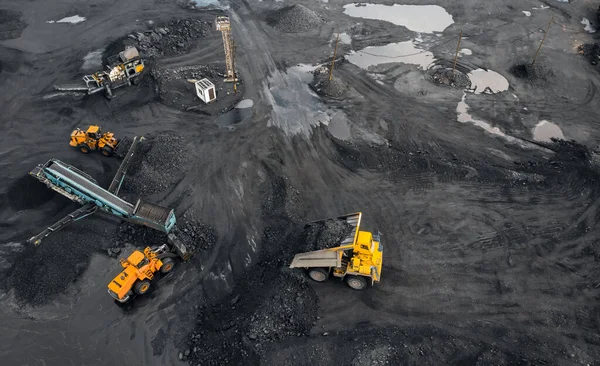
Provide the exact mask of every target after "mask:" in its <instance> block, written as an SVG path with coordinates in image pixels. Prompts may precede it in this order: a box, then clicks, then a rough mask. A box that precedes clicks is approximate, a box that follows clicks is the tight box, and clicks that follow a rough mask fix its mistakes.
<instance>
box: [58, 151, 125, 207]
mask: <svg viewBox="0 0 600 366" xmlns="http://www.w3.org/2000/svg"><path fill="white" fill-rule="evenodd" d="M46 169H48V170H50V171H53V172H56V173H58V174H60V175H62V176H64V177H66V178H67V179H69V180H71V181H72V182H74V183H75V184H77V185H78V186H80V187H81V188H83V190H85V191H87V193H90V195H91V196H93V197H95V198H98V199H99V200H100V201H104V202H107V203H110V204H111V205H113V206H114V207H117V208H119V209H121V210H123V211H125V212H127V214H129V215H131V214H132V213H133V205H132V204H130V203H129V202H127V201H124V200H122V199H120V198H119V197H117V196H115V195H114V194H112V193H110V192H108V191H107V190H105V189H103V188H102V187H100V186H98V185H96V184H94V183H92V182H90V181H89V180H87V179H85V178H83V177H82V176H80V175H78V174H75V173H74V172H72V171H71V170H69V169H67V168H66V167H64V166H62V165H60V164H56V163H54V162H53V163H52V164H50V165H48V166H47V167H46Z"/></svg>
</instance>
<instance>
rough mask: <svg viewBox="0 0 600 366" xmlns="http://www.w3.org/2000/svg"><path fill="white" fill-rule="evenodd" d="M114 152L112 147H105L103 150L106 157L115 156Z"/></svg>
mask: <svg viewBox="0 0 600 366" xmlns="http://www.w3.org/2000/svg"><path fill="white" fill-rule="evenodd" d="M113 153H114V150H113V148H112V147H110V146H104V147H103V148H102V155H104V156H113Z"/></svg>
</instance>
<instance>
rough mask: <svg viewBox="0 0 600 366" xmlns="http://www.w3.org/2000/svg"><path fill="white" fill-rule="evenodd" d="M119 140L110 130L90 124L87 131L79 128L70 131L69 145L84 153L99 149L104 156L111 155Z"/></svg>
mask: <svg viewBox="0 0 600 366" xmlns="http://www.w3.org/2000/svg"><path fill="white" fill-rule="evenodd" d="M119 142H120V141H119V140H118V139H117V138H116V137H115V135H114V133H112V132H104V133H103V132H102V129H101V128H100V126H96V125H92V126H90V127H88V129H87V131H83V130H81V129H79V128H77V129H75V130H74V131H73V132H71V142H70V143H69V145H71V146H73V147H76V148H78V149H79V151H81V152H82V153H84V154H88V153H89V152H90V151H92V150H99V151H100V152H101V153H102V155H104V156H113V155H114V153H115V151H116V150H117V146H118V145H119Z"/></svg>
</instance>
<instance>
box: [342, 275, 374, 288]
mask: <svg viewBox="0 0 600 366" xmlns="http://www.w3.org/2000/svg"><path fill="white" fill-rule="evenodd" d="M346 284H347V285H348V286H349V287H350V288H352V289H354V290H359V291H360V290H364V289H366V288H367V286H368V285H369V284H368V282H367V279H366V278H365V277H363V276H347V277H346Z"/></svg>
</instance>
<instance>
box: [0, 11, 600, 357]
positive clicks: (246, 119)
mask: <svg viewBox="0 0 600 366" xmlns="http://www.w3.org/2000/svg"><path fill="white" fill-rule="evenodd" d="M196 3H197V6H194V7H193V8H192V7H190V4H191V3H187V2H184V1H175V0H173V1H169V0H157V1H153V2H148V1H137V0H134V1H128V2H125V3H122V2H119V3H117V2H114V1H110V0H108V1H98V0H95V1H90V2H86V3H85V4H80V3H75V2H68V1H49V0H43V1H42V0H39V1H36V2H33V3H27V4H26V5H25V4H22V2H19V1H12V0H8V1H5V2H4V3H3V4H2V5H0V8H1V9H0V90H1V93H0V110H2V113H1V115H0V125H1V127H2V131H3V133H2V134H0V146H2V148H1V149H0V167H1V168H2V172H3V173H2V177H3V180H2V183H0V203H1V205H0V227H1V228H2V230H0V268H1V269H2V271H3V281H2V283H1V285H2V286H0V289H1V292H0V302H1V303H2V306H1V307H0V309H1V310H0V319H1V321H2V324H3V331H2V333H1V335H0V344H2V346H0V353H2V354H3V356H4V359H5V360H6V361H5V362H7V363H8V364H29V365H34V364H48V365H53V364H91V365H96V364H108V363H115V364H121V363H124V362H126V363H127V364H131V365H153V364H156V365H164V364H184V363H189V364H193V365H197V364H202V365H217V364H277V365H280V364H282V365H304V364H317V365H321V364H322V365H326V364H327V365H329V364H331V363H334V362H335V363H338V364H350V365H378V364H382V365H383V364H390V365H396V364H431V365H439V364H481V365H484V364H561V365H572V364H573V365H574V364H583V365H586V364H589V365H594V364H596V363H597V362H598V361H597V360H598V359H600V357H599V356H600V339H599V338H598V329H599V327H600V312H599V307H598V299H599V296H600V293H599V291H600V290H599V289H598V287H599V286H598V283H599V280H598V278H599V277H598V274H599V272H600V270H599V269H598V268H599V267H598V260H600V249H599V248H598V239H599V237H598V228H596V224H597V222H598V218H597V217H598V203H597V201H598V197H599V196H600V191H599V190H598V182H599V175H598V172H599V166H598V165H597V163H596V162H597V161H598V160H597V155H596V154H595V153H593V151H592V150H591V149H593V148H595V147H596V145H597V141H598V138H599V137H600V132H598V130H597V129H596V128H595V126H596V122H595V121H596V120H597V118H598V114H597V112H596V110H597V107H598V97H597V95H596V91H597V86H596V85H597V84H598V82H600V78H599V75H600V74H598V70H597V69H596V67H595V66H593V65H590V63H589V61H588V60H587V59H586V58H584V57H583V56H581V55H579V54H577V50H576V47H577V45H579V44H581V43H588V42H593V41H594V37H596V33H588V31H586V30H585V29H584V25H583V24H581V23H580V21H581V18H586V19H588V20H591V21H592V23H596V22H597V21H596V18H595V15H594V9H591V8H588V7H591V5H589V4H587V3H579V2H573V3H570V4H569V3H561V2H558V1H544V2H543V4H544V5H540V4H539V3H538V2H532V1H525V2H517V1H505V2H502V3H498V4H496V3H489V4H487V3H482V2H478V1H467V2H464V1H463V2H458V1H453V2H449V3H448V2H444V1H432V2H431V3H432V4H438V5H439V6H441V7H443V9H441V10H440V9H439V8H435V9H432V8H429V9H428V10H427V11H424V12H422V13H418V14H417V15H414V17H418V16H422V17H425V18H423V19H428V20H429V21H430V22H433V23H435V24H433V23H431V24H430V23H428V24H429V25H431V27H439V26H440V24H442V23H443V22H448V25H447V26H445V28H443V27H442V29H441V30H439V31H434V32H432V31H430V30H428V29H420V28H419V26H420V24H419V22H417V23H414V22H409V21H408V20H406V19H405V20H402V16H399V15H398V16H396V18H394V17H393V16H392V15H393V14H395V13H394V12H395V9H394V8H393V7H392V6H391V5H393V4H394V2H392V1H382V2H380V3H379V5H387V6H389V7H388V8H382V9H383V13H385V14H392V15H389V16H388V15H386V16H388V17H391V18H388V19H387V20H381V19H372V18H373V16H372V15H368V13H366V11H367V10H365V9H363V10H361V9H360V7H359V8H357V9H358V10H357V11H362V12H363V13H361V14H362V17H357V16H351V15H349V14H354V13H350V12H349V9H350V8H349V7H352V6H353V4H352V3H351V2H349V1H338V0H329V1H301V2H295V3H294V4H301V5H302V7H300V6H293V7H291V8H285V7H286V6H288V5H292V4H291V3H289V4H288V3H287V2H278V1H274V2H273V1H241V2H231V3H221V4H220V3H216V2H209V1H198V2H196ZM403 4H404V5H411V4H413V5H420V4H418V2H416V1H406V2H404V3H403ZM117 5H118V6H117ZM204 5H208V6H209V7H208V8H202V7H201V6H204ZM366 8H369V7H366ZM415 9H417V8H415ZM369 11H370V10H369ZM410 11H413V10H412V9H408V8H402V12H403V13H401V14H407V13H408V12H410ZM442 11H445V12H447V13H448V14H449V16H450V15H451V22H450V21H449V20H448V17H441V18H439V19H434V17H433V14H442V15H443V13H442ZM221 14H227V15H229V16H230V17H231V19H232V23H233V37H234V40H235V43H236V47H237V48H236V52H237V53H236V56H237V58H236V60H237V68H238V71H239V73H240V76H241V79H242V84H240V88H241V91H242V92H241V93H239V94H233V90H232V87H231V85H230V84H229V85H227V84H223V83H220V81H219V82H217V78H218V77H215V76H214V75H218V74H219V73H221V74H222V73H223V72H224V55H223V50H222V45H221V35H220V34H219V32H217V31H216V30H214V29H211V30H209V31H205V32H203V31H202V29H203V27H204V25H207V24H208V23H207V22H212V21H213V20H214V18H215V16H216V15H221ZM369 14H371V13H369ZM379 14H381V12H380V13H379ZM419 14H420V15H419ZM76 15H77V16H78V18H71V17H74V16H76ZM378 16H379V17H381V15H378ZM551 16H554V20H555V23H554V24H553V25H552V27H551V30H550V32H549V34H548V37H547V39H546V41H545V42H546V43H545V46H544V48H543V49H542V52H541V54H540V56H539V58H538V60H537V61H536V63H538V64H539V65H542V66H540V68H538V69H536V70H538V72H539V73H540V74H538V75H536V77H535V78H531V79H526V78H523V75H522V74H518V75H515V74H514V73H511V70H514V67H515V65H517V64H523V63H529V62H530V60H531V57H532V55H533V53H534V52H535V50H536V49H537V46H538V45H539V42H540V41H541V39H542V37H543V31H544V29H545V26H546V25H547V24H548V21H549V20H550V17H551ZM277 17H281V18H282V19H290V18H288V17H292V19H298V23H297V24H296V23H294V22H292V23H289V24H285V25H282V24H279V23H278V19H279V18H277ZM369 17H371V18H369ZM65 18H66V19H67V20H65ZM81 18H84V19H83V20H81ZM409 20H410V19H409ZM302 22H305V23H302ZM402 22H404V23H402ZM421 23H423V24H425V23H427V22H426V21H425V20H423V21H422V22H421ZM306 24H310V25H311V27H310V28H308V27H306V26H305V25H306ZM432 24H433V25H432ZM193 27H196V28H197V29H199V30H194V29H196V28H193ZM160 29H163V30H164V32H161V31H160ZM167 29H168V30H167ZM298 29H299V30H302V31H301V32H296V33H295V30H298ZM306 29H309V30H308V31H306ZM461 29H462V30H463V34H464V36H465V37H464V39H463V40H462V43H461V45H462V46H461V53H460V57H459V59H458V70H460V71H461V72H462V73H464V74H465V75H471V76H470V78H471V82H472V85H471V86H472V87H473V88H472V89H471V90H463V89H462V88H456V87H450V86H446V85H437V84H435V83H433V82H432V81H431V80H430V78H429V76H428V75H429V74H428V72H427V71H426V69H428V68H429V69H431V67H432V65H441V66H440V67H446V66H447V65H450V66H451V65H452V58H453V56H454V51H455V50H456V42H457V41H458V38H457V37H458V33H459V32H460V30H461ZM138 32H139V34H138ZM334 32H336V33H337V32H339V33H342V34H343V37H340V38H341V39H342V42H341V44H340V45H339V46H340V48H339V52H340V54H341V55H342V56H344V57H343V58H342V59H340V61H339V62H337V63H336V69H335V72H334V77H335V78H336V79H337V80H339V85H342V86H344V87H347V90H345V91H344V92H343V93H342V94H341V95H336V96H335V97H331V98H330V97H328V96H326V95H320V94H318V92H319V91H314V90H311V89H310V88H309V83H310V82H311V81H312V77H313V75H312V73H311V72H312V71H313V70H315V69H317V67H318V65H322V64H323V65H329V62H330V61H331V59H330V57H331V54H332V52H333V45H334V38H335V33H334ZM140 34H141V35H142V36H140ZM125 43H131V44H135V45H137V46H140V45H148V44H149V45H150V46H149V47H150V48H147V49H146V52H150V51H152V52H153V53H154V56H152V57H148V62H147V66H148V67H147V70H146V72H145V74H144V77H143V79H142V83H141V84H140V85H138V86H134V87H131V88H124V89H120V90H119V92H118V97H117V98H115V99H113V100H112V101H107V100H105V99H104V98H103V97H102V96H101V95H94V96H89V97H88V96H86V97H81V96H77V95H72V94H68V93H66V94H64V93H56V92H55V91H54V90H53V85H55V84H60V83H73V82H77V81H78V80H79V78H80V77H81V76H83V75H84V74H85V73H89V72H90V70H91V69H89V68H90V67H91V66H90V65H96V64H101V57H99V56H100V55H103V56H106V55H107V52H109V51H112V50H113V49H115V48H118V47H121V46H122V45H123V44H125ZM180 43H181V45H180ZM109 46H110V47H109ZM140 47H141V46H140ZM142 55H144V53H143V52H142ZM424 64H425V66H423V65H424ZM365 65H367V66H365ZM92 69H93V67H92ZM480 69H486V70H487V69H489V70H490V71H491V72H487V71H486V70H480ZM193 73H196V74H197V75H202V76H207V75H208V76H210V77H211V78H213V79H215V82H216V83H217V84H218V88H220V89H219V90H218V97H219V104H215V105H213V106H208V107H205V106H203V105H202V104H201V103H200V102H199V101H194V99H193V98H190V97H189V95H188V94H186V93H189V94H190V95H193V94H192V93H193V89H192V87H193V86H192V85H191V84H189V83H187V82H186V81H185V78H187V76H186V75H191V74H193ZM496 73H497V74H499V76H498V75H496ZM477 75H483V76H481V77H480V79H477V77H476V76H477ZM475 86H477V88H475ZM171 88H172V89H171ZM486 88H488V89H486ZM484 90H485V91H486V92H482V91H484ZM489 90H491V91H492V92H491V93H489V92H488V91H489ZM241 100H244V103H242V104H240V105H239V107H242V106H245V108H233V107H234V106H235V105H237V103H239V102H240V101H241ZM192 104H193V105H192ZM190 107H191V108H190ZM232 108H233V109H232ZM542 121H546V123H545V124H544V123H541V122H542ZM90 123H99V124H101V125H102V126H104V127H105V129H108V130H111V131H114V132H115V133H116V134H117V135H118V136H134V135H146V136H147V137H148V139H149V141H150V142H151V144H150V145H149V150H148V151H146V153H145V155H144V157H143V160H142V161H141V162H140V164H139V166H138V167H137V169H135V171H134V172H133V173H132V175H131V176H130V177H128V178H127V179H128V180H127V182H126V184H125V186H124V191H123V194H124V196H125V197H127V199H132V200H133V199H135V198H136V197H137V196H140V195H141V196H142V198H144V199H147V200H150V201H152V202H157V203H161V204H164V205H166V206H169V207H173V208H175V210H176V213H177V216H178V221H179V222H180V223H182V224H181V225H184V224H183V223H185V225H187V226H186V227H189V228H190V230H191V231H193V232H194V235H197V236H198V238H197V239H196V240H197V241H198V243H199V245H198V248H199V250H198V253H197V254H196V255H195V257H194V258H193V259H192V260H191V261H190V262H189V263H185V264H181V265H180V266H178V267H177V269H176V270H175V272H174V273H173V274H171V275H169V276H167V277H165V278H163V279H161V280H160V281H159V282H158V283H157V284H156V285H153V288H152V291H151V293H150V294H148V295H147V296H145V297H143V298H138V299H136V301H134V302H133V303H132V304H130V305H127V306H118V305H116V304H115V303H114V301H112V299H111V298H110V296H109V295H108V294H107V293H106V287H105V286H106V284H107V283H108V281H110V279H111V278H112V276H114V275H115V274H116V273H117V272H118V269H119V264H118V261H117V260H116V259H115V258H112V257H110V256H109V255H108V254H107V249H109V248H119V249H120V250H121V254H125V253H127V252H129V251H131V250H132V249H133V248H134V247H135V246H143V245H148V244H154V243H148V242H147V241H152V240H162V239H160V238H159V237H156V236H153V235H152V234H148V232H146V231H144V230H143V229H140V228H124V227H123V226H122V225H119V223H118V222H117V221H115V220H113V219H111V218H107V217H103V216H100V215H95V216H93V217H90V218H87V219H86V220H84V221H81V222H78V223H76V224H73V225H72V226H70V227H68V228H66V229H64V230H63V231H61V232H59V233H57V234H55V235H54V236H52V237H50V238H48V239H47V240H46V241H45V242H44V243H43V244H42V246H40V247H36V248H32V247H30V246H27V245H25V244H24V241H25V240H26V239H27V238H28V237H30V236H31V235H33V234H35V233H37V232H38V231H39V230H41V229H42V228H44V227H45V226H47V225H49V224H51V223H53V222H54V221H55V220H57V219H58V218H60V217H62V216H64V215H66V214H68V213H69V212H71V211H73V210H74V209H76V208H77V205H76V204H74V203H71V202H70V201H68V200H66V199H65V198H63V197H60V196H58V195H57V194H55V193H53V192H52V191H50V190H48V189H47V188H46V187H44V185H43V184H41V183H39V182H37V181H35V180H33V179H31V178H29V177H28V176H27V173H28V171H30V170H31V169H32V168H33V167H34V166H35V165H36V164H39V163H43V162H45V161H46V160H48V159H50V158H57V159H60V160H63V161H65V162H67V163H69V164H72V165H75V166H77V167H78V168H80V169H82V170H84V171H85V172H87V173H88V174H90V175H91V176H93V177H94V178H96V179H97V180H98V182H99V183H100V184H101V185H103V186H107V185H108V184H109V182H110V181H111V179H112V176H113V175H114V173H115V172H116V169H117V167H118V164H119V161H118V160H117V159H107V158H104V157H103V156H101V155H100V154H90V155H89V156H85V155H82V154H80V153H78V152H77V151H75V150H73V149H71V148H69V146H68V143H67V142H68V135H69V133H70V132H71V131H72V129H73V128H75V127H78V126H79V127H85V126H87V125H88V124H90ZM550 123H551V124H553V125H555V126H557V128H558V129H559V131H560V133H561V134H562V137H563V138H564V139H566V140H574V141H575V142H574V143H566V142H561V143H559V142H545V141H543V140H544V138H541V137H540V136H542V135H543V136H546V135H547V134H548V131H544V130H540V127H539V126H540V125H542V126H547V125H549V124H550ZM536 126H537V129H536ZM553 131H555V130H553ZM544 133H545V134H546V135H544ZM553 133H556V132H553ZM546 137H547V136H546ZM553 137H559V136H555V135H553ZM546 140H548V139H547V138H546ZM356 211H362V212H363V215H364V227H365V229H367V230H372V231H375V230H379V231H381V232H382V234H383V236H382V238H383V242H384V245H385V254H384V265H383V271H382V282H381V283H380V284H378V285H376V286H375V287H374V288H371V289H369V290H368V291H365V292H355V291H351V290H349V289H348V288H347V287H346V286H345V285H344V284H343V283H341V282H340V283H338V282H336V281H332V282H328V283H325V284H314V283H312V282H308V281H307V280H306V279H305V278H304V277H303V276H301V273H298V272H297V271H290V270H288V269H287V268H286V267H287V265H288V264H289V260H290V259H291V257H292V256H293V254H294V253H296V252H297V251H298V250H299V248H303V242H302V225H303V223H304V222H305V221H306V220H313V219H318V218H324V217H332V216H337V215H340V214H344V213H350V212H356ZM111 250H112V249H111Z"/></svg>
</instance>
